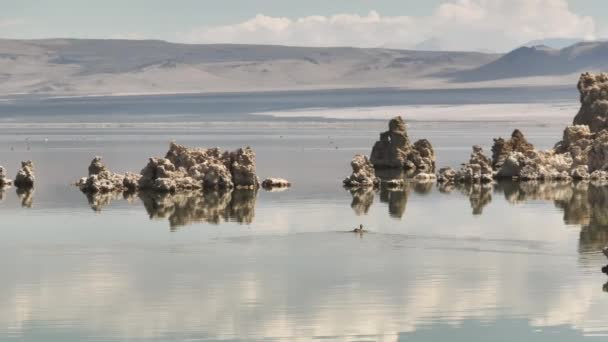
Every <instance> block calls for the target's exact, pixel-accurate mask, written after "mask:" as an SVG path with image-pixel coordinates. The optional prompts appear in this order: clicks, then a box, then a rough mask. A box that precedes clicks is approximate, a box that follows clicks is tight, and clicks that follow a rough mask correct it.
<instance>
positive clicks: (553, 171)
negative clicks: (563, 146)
mask: <svg viewBox="0 0 608 342" xmlns="http://www.w3.org/2000/svg"><path fill="white" fill-rule="evenodd" d="M571 167H572V158H571V157H570V154H569V153H564V154H558V153H555V151H553V150H549V151H528V152H527V154H526V155H524V154H523V153H521V152H512V153H511V154H509V156H508V157H507V159H506V160H505V161H504V164H503V165H502V167H501V168H500V169H499V170H498V172H497V174H496V178H517V179H520V180H525V181H527V180H568V179H570V178H571V176H570V173H571V170H570V169H571Z"/></svg>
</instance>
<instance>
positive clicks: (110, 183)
mask: <svg viewBox="0 0 608 342" xmlns="http://www.w3.org/2000/svg"><path fill="white" fill-rule="evenodd" d="M76 185H78V187H80V189H81V190H82V191H83V192H91V193H97V192H102V193H106V192H112V191H131V192H134V191H138V190H146V191H158V192H178V191H192V190H198V189H203V188H205V189H222V190H223V189H232V188H235V187H236V188H238V189H257V188H258V187H259V181H258V178H257V176H256V174H255V153H254V152H253V150H252V149H251V148H249V147H245V148H240V149H238V150H236V151H233V152H227V151H222V150H220V149H219V148H210V149H202V148H188V147H185V146H183V145H178V144H176V143H171V145H170V147H169V151H168V152H167V154H166V155H165V158H157V157H153V158H150V159H149V160H148V164H147V165H146V166H145V167H144V168H143V169H142V170H141V172H140V174H139V175H138V174H134V173H126V174H124V175H122V174H117V173H113V172H111V171H109V170H108V169H107V168H106V166H105V165H104V164H103V163H102V161H101V157H95V158H94V159H93V161H92V162H91V164H90V165H89V176H88V177H84V178H82V179H81V180H80V181H78V182H77V183H76Z"/></svg>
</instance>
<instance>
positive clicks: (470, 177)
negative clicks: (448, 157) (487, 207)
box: [437, 146, 494, 183]
mask: <svg viewBox="0 0 608 342" xmlns="http://www.w3.org/2000/svg"><path fill="white" fill-rule="evenodd" d="M493 173H494V171H493V170H492V161H491V160H490V158H488V157H486V156H485V155H484V154H483V150H482V148H481V147H479V146H473V152H472V153H471V157H470V158H469V162H468V163H466V164H463V165H462V167H461V168H460V169H459V170H458V171H454V170H453V169H452V168H442V169H441V170H439V174H438V175H437V181H438V182H440V183H451V182H458V183H479V182H481V183H488V182H491V181H492V179H493Z"/></svg>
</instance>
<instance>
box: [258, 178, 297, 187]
mask: <svg viewBox="0 0 608 342" xmlns="http://www.w3.org/2000/svg"><path fill="white" fill-rule="evenodd" d="M290 186H291V183H290V182H289V181H288V180H287V179H284V178H266V179H264V181H262V187H263V188H264V189H274V188H289V187H290Z"/></svg>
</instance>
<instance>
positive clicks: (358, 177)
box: [343, 154, 380, 188]
mask: <svg viewBox="0 0 608 342" xmlns="http://www.w3.org/2000/svg"><path fill="white" fill-rule="evenodd" d="M350 166H351V167H352V169H353V173H352V174H351V175H350V176H349V177H347V178H345V179H344V181H343V183H344V186H346V187H351V188H357V187H375V186H377V185H378V184H379V182H380V179H379V178H378V177H376V171H375V169H374V166H373V165H372V163H371V162H370V161H369V159H367V157H366V156H364V155H362V154H357V155H356V156H354V157H353V160H352V161H351V162H350Z"/></svg>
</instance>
